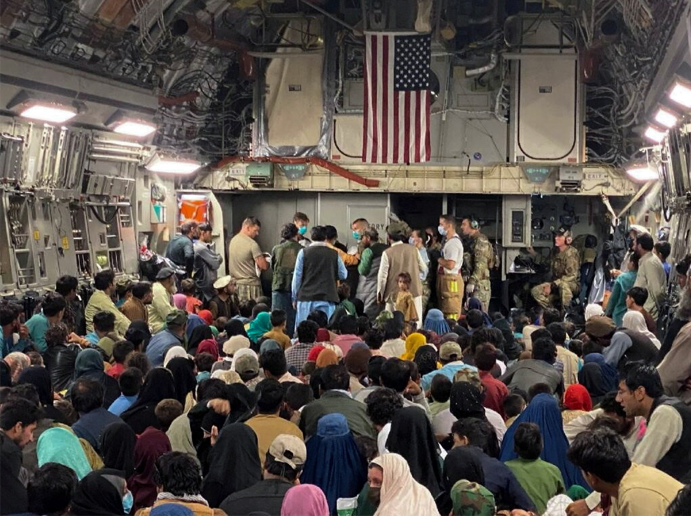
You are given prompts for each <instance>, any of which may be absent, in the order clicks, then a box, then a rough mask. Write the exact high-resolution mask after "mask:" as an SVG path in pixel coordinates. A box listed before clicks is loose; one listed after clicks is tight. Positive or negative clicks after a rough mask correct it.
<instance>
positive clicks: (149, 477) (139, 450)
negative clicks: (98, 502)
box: [127, 427, 171, 512]
mask: <svg viewBox="0 0 691 517" xmlns="http://www.w3.org/2000/svg"><path fill="white" fill-rule="evenodd" d="M170 451H171V447H170V440H169V439H168V436H166V433H164V432H163V431H160V430H158V429H154V428H153V427H148V428H147V429H146V431H144V432H143V433H142V434H141V435H139V439H138V440H137V445H135V446H134V474H132V476H130V478H129V479H128V480H127V488H129V489H130V492H132V495H133V496H134V508H133V510H134V511H135V512H136V511H137V510H139V509H141V508H146V507H147V506H151V505H153V504H154V501H156V495H157V489H156V483H154V469H155V463H156V460H157V459H158V458H159V457H161V456H163V455H164V454H165V453H167V452H170Z"/></svg>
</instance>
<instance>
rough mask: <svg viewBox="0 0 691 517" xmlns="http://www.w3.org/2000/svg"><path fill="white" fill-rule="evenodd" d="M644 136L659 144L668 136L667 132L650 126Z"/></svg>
mask: <svg viewBox="0 0 691 517" xmlns="http://www.w3.org/2000/svg"><path fill="white" fill-rule="evenodd" d="M643 136H645V137H646V138H647V139H648V140H650V141H651V142H655V143H656V144H659V143H661V142H662V141H663V140H664V139H665V136H667V131H666V130H664V129H661V128H659V127H657V126H654V125H652V124H650V125H649V126H648V127H647V128H646V130H645V133H643Z"/></svg>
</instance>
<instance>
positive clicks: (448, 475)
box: [436, 447, 485, 515]
mask: <svg viewBox="0 0 691 517" xmlns="http://www.w3.org/2000/svg"><path fill="white" fill-rule="evenodd" d="M481 457H482V453H481V451H480V449H478V448H477V447H456V448H455V449H451V450H450V451H449V453H448V454H447V455H446V458H445V459H444V469H443V473H442V479H443V483H442V484H443V488H444V491H443V492H442V493H441V494H440V495H439V497H437V498H436V501H437V508H438V509H439V513H440V514H441V515H449V514H450V513H451V510H452V509H453V501H452V500H451V490H452V489H453V487H454V485H455V484H456V483H458V482H459V481H460V480H462V479H465V480H466V481H470V482H472V483H478V484H480V485H484V484H485V472H484V470H483V468H482V461H481Z"/></svg>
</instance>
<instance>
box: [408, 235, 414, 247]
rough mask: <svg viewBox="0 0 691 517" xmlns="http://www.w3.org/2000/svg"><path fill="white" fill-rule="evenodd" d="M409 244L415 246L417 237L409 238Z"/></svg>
mask: <svg viewBox="0 0 691 517" xmlns="http://www.w3.org/2000/svg"><path fill="white" fill-rule="evenodd" d="M408 244H412V245H413V246H415V237H408Z"/></svg>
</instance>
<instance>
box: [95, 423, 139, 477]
mask: <svg viewBox="0 0 691 517" xmlns="http://www.w3.org/2000/svg"><path fill="white" fill-rule="evenodd" d="M136 444H137V435H135V434H134V431H133V430H132V428H131V427H130V426H128V425H127V424H126V423H125V422H113V423H112V424H110V425H109V426H108V427H106V428H105V429H104V430H103V434H102V435H101V456H102V457H103V464H104V466H105V467H106V468H109V469H116V470H121V471H123V472H124V473H125V477H126V478H127V477H130V476H131V475H132V473H133V472H134V447H135V445H136Z"/></svg>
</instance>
